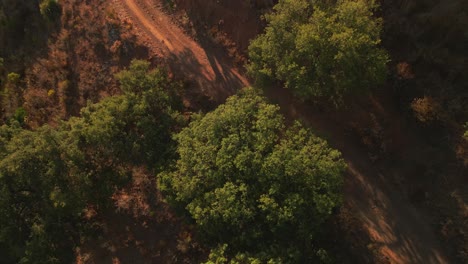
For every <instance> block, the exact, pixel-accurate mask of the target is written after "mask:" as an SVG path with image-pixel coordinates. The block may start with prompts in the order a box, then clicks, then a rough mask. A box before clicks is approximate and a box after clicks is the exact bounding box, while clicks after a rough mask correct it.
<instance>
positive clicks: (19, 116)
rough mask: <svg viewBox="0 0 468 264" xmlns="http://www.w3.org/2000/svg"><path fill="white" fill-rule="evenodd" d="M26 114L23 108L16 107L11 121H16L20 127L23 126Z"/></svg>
mask: <svg viewBox="0 0 468 264" xmlns="http://www.w3.org/2000/svg"><path fill="white" fill-rule="evenodd" d="M27 115H28V113H27V112H26V110H25V109H24V107H18V108H17V109H16V110H15V114H14V115H13V119H14V120H15V121H17V122H18V123H19V124H20V125H24V121H25V118H26V116H27Z"/></svg>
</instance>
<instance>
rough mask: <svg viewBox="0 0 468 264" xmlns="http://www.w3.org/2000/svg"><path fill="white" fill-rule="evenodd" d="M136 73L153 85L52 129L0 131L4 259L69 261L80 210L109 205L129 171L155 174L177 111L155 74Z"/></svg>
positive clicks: (14, 126)
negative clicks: (144, 168)
mask: <svg viewBox="0 0 468 264" xmlns="http://www.w3.org/2000/svg"><path fill="white" fill-rule="evenodd" d="M138 63H139V62H134V63H133V64H138ZM133 64H132V65H133ZM139 70H140V71H139V72H138V74H141V75H139V78H146V76H150V77H148V78H153V77H155V76H156V77H158V78H157V79H158V80H159V81H158V82H155V83H153V85H148V86H146V87H141V89H139V90H138V91H139V92H138V94H135V93H133V92H130V93H126V94H124V95H121V96H117V97H112V98H107V99H104V100H103V101H102V102H100V103H98V104H92V105H89V106H87V107H86V108H84V109H83V110H82V112H81V117H76V118H71V119H70V120H69V121H66V122H63V123H62V124H61V125H60V126H59V127H58V128H57V129H53V128H50V127H48V126H44V127H41V128H40V129H38V130H36V131H27V130H23V129H21V128H20V124H19V122H18V121H16V120H15V119H12V121H11V125H10V126H6V125H4V126H2V127H0V255H1V256H2V261H5V262H7V263H18V262H19V263H71V262H72V261H73V250H74V247H75V246H76V245H77V243H79V241H80V238H81V237H82V234H83V232H84V231H85V230H86V229H87V226H86V222H85V221H84V220H83V218H82V214H83V211H84V209H85V208H86V207H87V206H88V205H94V206H95V207H96V208H101V209H102V208H106V207H108V206H110V205H111V203H110V202H111V201H110V199H109V197H110V196H111V195H112V194H113V193H114V192H115V191H116V190H117V189H118V188H121V187H122V186H123V185H124V184H125V183H127V181H128V180H129V177H131V175H130V171H129V169H128V168H129V167H130V166H132V165H140V164H146V165H149V166H150V168H154V166H156V165H161V164H163V163H164V162H163V161H164V160H165V159H167V158H168V155H167V154H168V153H169V151H168V150H169V149H170V148H171V142H172V141H171V138H170V132H169V129H171V128H172V126H173V124H174V121H173V117H174V116H176V113H175V112H174V111H173V110H171V107H170V106H169V104H168V101H167V100H168V95H167V93H166V92H165V91H164V89H170V88H171V86H172V84H170V82H169V80H168V79H167V78H165V77H164V75H163V73H162V72H161V71H149V69H148V67H143V68H139ZM129 72H132V69H131V70H130V71H129ZM155 72H157V74H155ZM142 73H143V74H142ZM145 73H148V74H147V75H146V74H145ZM135 74H137V73H135ZM125 78H126V77H122V79H121V81H122V82H123V83H125V82H126V79H125ZM162 80H164V82H163V81H162ZM136 81H138V80H136ZM141 82H145V81H144V80H141ZM132 90H135V89H132ZM20 112H21V111H19V112H18V119H21V118H19V116H20V115H21V113H20Z"/></svg>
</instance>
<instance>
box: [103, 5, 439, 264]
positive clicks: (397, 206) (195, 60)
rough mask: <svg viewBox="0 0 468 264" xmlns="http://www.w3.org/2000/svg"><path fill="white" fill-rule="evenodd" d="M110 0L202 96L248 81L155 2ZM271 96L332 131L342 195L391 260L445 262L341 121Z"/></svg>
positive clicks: (424, 225)
mask: <svg viewBox="0 0 468 264" xmlns="http://www.w3.org/2000/svg"><path fill="white" fill-rule="evenodd" d="M112 1H113V3H114V6H115V7H116V8H117V10H118V11H119V13H120V15H121V16H122V18H123V19H126V20H127V21H128V20H129V21H131V23H132V24H133V25H134V27H135V28H136V33H137V35H138V36H139V38H140V39H141V40H143V41H144V42H145V44H146V45H147V46H148V47H150V49H151V50H152V52H153V53H154V54H157V55H158V56H160V57H163V58H164V59H165V60H167V62H169V65H170V66H171V68H172V69H173V70H174V71H180V74H181V76H186V77H187V78H189V79H190V80H193V82H194V83H195V84H196V85H197V86H198V87H199V88H200V90H201V92H202V93H204V94H205V95H207V96H209V97H210V98H212V99H214V100H215V101H217V102H222V100H224V99H225V98H226V97H227V96H229V95H231V94H233V93H234V92H235V91H236V90H238V89H240V88H242V87H244V86H248V85H249V82H248V81H247V79H246V78H244V77H243V76H242V75H241V73H240V72H239V71H238V70H237V69H236V68H235V67H233V66H232V64H231V63H230V61H229V59H228V58H227V56H226V55H225V54H224V52H223V51H222V50H219V49H218V48H216V47H213V46H210V45H209V44H200V43H197V42H195V41H194V40H193V39H191V38H190V37H188V36H187V35H186V34H184V32H183V31H182V30H181V29H180V28H179V27H177V26H176V25H174V24H173V23H172V21H171V19H170V18H169V17H168V16H167V15H166V14H165V13H163V12H162V11H161V10H160V7H161V4H158V3H160V2H159V1H156V0H112ZM176 73H177V72H176ZM176 73H175V74H176ZM269 97H270V98H272V99H273V100H276V102H277V103H278V104H279V105H280V106H281V108H282V109H283V111H285V112H286V113H287V114H288V116H289V117H292V118H300V119H302V120H304V121H306V122H307V123H309V124H310V125H311V126H312V127H314V129H316V130H318V131H322V132H323V133H324V134H327V135H330V142H331V144H332V145H333V146H334V147H335V148H337V149H339V150H341V151H342V152H343V155H344V157H345V159H346V160H347V162H348V165H349V168H350V169H349V177H348V178H347V181H346V187H345V200H346V202H347V204H348V205H349V206H350V207H351V208H352V210H353V212H354V213H355V214H356V215H357V216H358V217H359V218H360V219H361V220H362V222H363V223H364V226H365V227H366V229H367V230H368V233H369V235H370V237H371V239H372V240H373V242H374V243H375V244H376V245H377V246H378V249H379V250H380V252H381V253H382V254H384V255H385V256H386V257H387V259H388V260H389V262H390V263H401V264H406V263H421V264H439V263H448V261H447V260H446V259H445V257H444V256H443V254H442V253H441V251H440V250H439V248H440V245H438V241H437V239H436V238H435V235H434V233H433V231H432V229H431V227H430V225H429V224H428V222H427V220H426V219H424V217H423V216H422V214H420V213H419V212H418V210H417V209H416V208H414V207H413V206H411V204H410V202H409V201H407V200H405V198H403V197H401V194H400V193H399V192H398V191H396V190H394V189H392V188H391V187H389V183H387V182H386V181H385V176H384V175H383V173H381V172H380V171H379V169H378V168H375V167H374V166H373V165H372V163H371V162H370V161H369V159H368V157H367V153H365V152H363V151H362V148H360V147H358V146H355V145H356V144H354V143H353V142H354V141H355V140H354V139H353V138H350V137H347V136H346V135H344V132H343V126H340V125H337V124H332V122H330V120H326V119H327V117H326V116H323V115H321V114H320V113H313V111H312V110H310V109H308V108H307V107H302V106H298V104H297V103H296V102H294V99H293V98H292V97H291V95H289V94H287V92H284V91H274V92H272V94H270V95H269Z"/></svg>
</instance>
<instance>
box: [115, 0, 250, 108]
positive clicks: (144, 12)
mask: <svg viewBox="0 0 468 264" xmlns="http://www.w3.org/2000/svg"><path fill="white" fill-rule="evenodd" d="M113 3H114V6H115V7H116V9H117V10H118V11H119V13H120V15H121V17H122V18H123V19H125V20H127V21H130V23H132V25H133V26H134V27H135V28H136V33H137V36H138V37H139V38H140V39H141V40H142V41H143V42H144V43H145V44H146V45H147V46H148V47H149V48H150V49H151V51H152V52H153V53H154V54H156V55H157V56H160V57H163V58H164V59H165V60H166V61H167V62H168V63H169V65H170V66H171V68H172V71H173V72H174V74H180V76H184V77H185V78H186V79H188V80H190V81H192V82H194V84H196V86H197V87H198V88H199V89H200V90H201V92H202V93H203V94H205V95H206V96H208V97H209V98H211V99H213V100H214V101H217V102H220V101H222V100H224V99H225V98H226V97H227V96H229V95H231V94H233V93H234V92H235V91H237V90H238V89H240V88H242V87H245V86H248V85H249V82H248V80H247V79H246V78H245V77H243V76H242V75H241V74H240V72H239V70H238V69H236V68H235V67H233V65H232V63H231V62H230V60H229V58H227V56H225V55H224V52H223V51H222V50H221V49H220V48H217V47H214V46H212V45H210V44H209V43H203V44H202V45H201V44H200V43H197V42H195V41H194V40H193V39H192V38H190V37H188V36H187V35H186V34H185V33H184V31H183V30H182V29H180V28H179V27H178V26H176V25H174V24H173V23H172V20H171V19H170V17H168V16H167V15H166V14H165V13H164V12H163V11H161V9H160V8H161V6H162V4H161V3H159V1H151V0H113Z"/></svg>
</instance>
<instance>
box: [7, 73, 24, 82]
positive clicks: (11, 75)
mask: <svg viewBox="0 0 468 264" xmlns="http://www.w3.org/2000/svg"><path fill="white" fill-rule="evenodd" d="M20 79H21V75H19V74H17V73H15V72H10V73H8V75H7V81H8V83H9V84H11V85H18V83H19V81H20Z"/></svg>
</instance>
